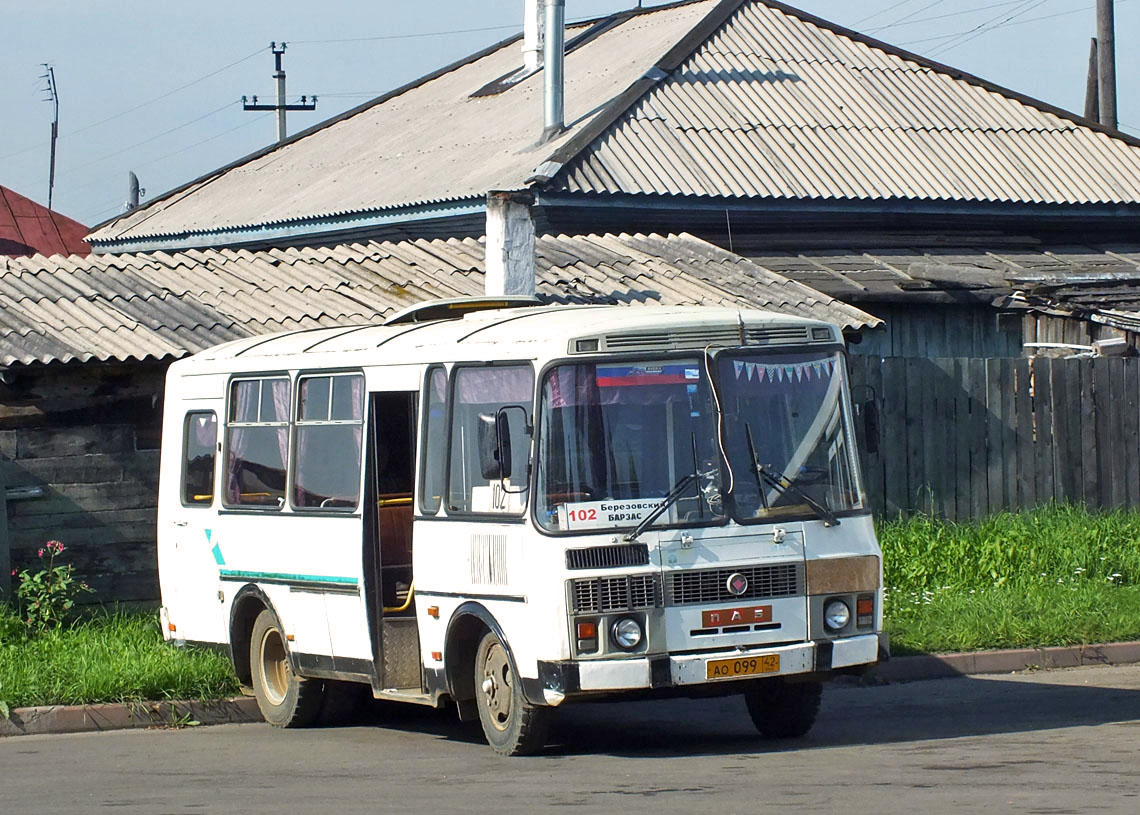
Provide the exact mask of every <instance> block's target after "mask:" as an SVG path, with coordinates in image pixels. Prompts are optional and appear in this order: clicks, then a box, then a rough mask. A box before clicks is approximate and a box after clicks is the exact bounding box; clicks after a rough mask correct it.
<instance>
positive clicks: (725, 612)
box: [158, 298, 882, 755]
mask: <svg viewBox="0 0 1140 815" xmlns="http://www.w3.org/2000/svg"><path fill="white" fill-rule="evenodd" d="M164 411H165V412H164V423H163V439H162V457H161V475H160V483H159V493H160V495H159V509H158V558H159V575H160V583H161V589H162V610H161V619H162V627H163V632H164V636H165V637H166V638H167V639H168V640H173V641H176V642H178V643H191V644H200V645H208V646H214V647H221V648H224V649H228V651H229V654H230V657H231V659H232V661H233V665H234V667H235V669H236V671H237V674H238V677H239V678H240V680H241V681H242V682H243V684H245V685H246V686H252V692H253V693H254V695H255V696H256V698H257V702H258V705H259V707H260V709H261V712H262V713H263V715H264V717H265V718H266V720H268V721H269V722H270V723H272V724H274V725H278V726H282V727H291V726H303V725H307V724H311V723H314V722H316V721H318V720H319V718H320V717H321V716H322V715H323V714H322V712H323V711H326V710H327V709H328V707H329V705H330V700H331V699H333V698H335V697H337V696H338V695H343V694H344V693H346V692H348V691H351V690H352V689H353V688H354V687H355V688H356V689H358V690H364V691H366V692H367V691H370V692H371V696H373V697H375V698H381V699H392V700H401V701H405V702H410V703H416V704H423V705H432V706H436V707H440V706H443V705H445V704H451V705H454V707H455V708H456V709H457V711H458V715H459V717H460V719H462V720H474V719H478V720H479V721H480V722H481V724H482V728H483V731H484V733H485V735H486V738H487V741H488V742H489V743H490V745H491V746H492V747H493V748H494V749H495V750H496V751H498V752H500V753H503V754H509V755H514V754H525V753H532V752H536V751H539V750H541V749H542V747H543V746H544V743H545V739H546V735H547V725H548V723H549V721H550V717H551V715H552V713H553V711H554V709H556V708H559V707H561V706H563V705H569V704H571V703H573V702H576V701H580V700H597V699H622V698H628V699H632V698H653V697H665V696H688V697H696V696H702V695H728V694H738V695H740V696H742V697H743V701H744V703H745V705H744V707H745V709H746V710H747V713H748V715H749V716H750V718H751V720H752V721H753V722H754V723H755V726H756V728H757V730H758V731H759V733H760V734H761V735H763V736H765V737H771V738H785V737H792V736H797V735H802V734H804V733H806V732H807V731H808V729H809V728H810V727H811V726H812V724H813V723H814V720H815V718H816V715H817V712H818V709H819V703H820V696H821V686H822V682H823V681H824V680H826V679H827V678H829V677H831V676H833V675H835V674H836V673H843V672H859V671H862V670H864V669H865V668H867V667H868V666H870V665H871V664H873V663H874V662H875V661H876V659H877V658H878V643H879V637H878V635H879V632H880V630H881V626H882V588H881V586H882V567H881V553H880V549H879V547H878V543H877V541H876V539H875V534H874V529H873V526H872V521H871V515H870V511H869V509H868V504H867V501H866V498H865V497H864V493H863V488H862V486H861V483H860V473H859V465H858V457H857V453H856V450H855V444H854V439H855V434H854V432H853V414H852V408H851V402H850V397H849V392H848V385H847V374H846V367H845V357H844V344H843V339H842V335H841V333H840V331H839V329H838V328H837V327H835V326H833V325H829V324H827V323H824V322H819V321H812V320H808V319H803V318H798V317H792V316H786V315H779V314H774V313H769V312H762V311H749V310H738V309H733V308H711V307H676V308H674V307H663V306H662V307H658V306H654V307H644V308H638V307H628V306H573V305H560V306H541V305H538V304H537V303H536V301H534V300H533V298H500V299H498V300H489V299H486V298H482V299H470V300H463V301H436V302H432V303H429V304H423V305H421V306H418V307H413V308H411V309H408V310H406V311H404V312H401V313H400V314H397V315H395V316H394V317H392V318H390V319H389V320H387V322H386V323H384V324H383V325H364V326H357V327H336V328H317V329H312V330H302V331H295V332H292V333H284V334H279V335H273V336H262V337H252V338H248V339H241V340H237V341H233V342H229V343H226V344H224V345H220V346H218V347H215V348H212V349H210V350H207V351H204V352H201V353H199V354H196V355H194V356H192V357H189V358H187V359H184V360H181V361H178V362H175V363H174V364H173V365H172V366H171V367H170V370H169V373H168V375H167V382H166V398H165V404H164ZM352 683H358V684H356V685H353V684H352ZM742 712H743V711H742Z"/></svg>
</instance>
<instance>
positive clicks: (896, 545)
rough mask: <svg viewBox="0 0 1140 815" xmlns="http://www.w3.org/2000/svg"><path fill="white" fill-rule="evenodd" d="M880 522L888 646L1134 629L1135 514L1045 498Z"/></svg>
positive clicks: (1139, 593)
mask: <svg viewBox="0 0 1140 815" xmlns="http://www.w3.org/2000/svg"><path fill="white" fill-rule="evenodd" d="M878 531H879V539H880V543H881V544H882V547H883V564H884V582H885V584H886V587H887V599H886V603H885V609H884V610H885V612H886V614H885V623H884V625H885V628H886V629H887V631H888V632H890V634H891V650H892V651H893V652H894V653H929V652H940V651H969V650H981V649H989V648H1027V647H1037V646H1049V645H1074V644H1083V643H1094V642H1114V641H1123V640H1133V639H1140V513H1137V512H1135V511H1117V512H1089V511H1088V510H1087V509H1085V508H1084V507H1079V506H1071V505H1050V506H1045V507H1041V508H1039V509H1036V510H1032V511H1027V512H1021V513H1000V514H997V515H994V516H992V517H990V518H986V519H984V520H981V521H976V522H970V523H953V522H949V521H940V520H938V519H934V518H930V517H925V516H919V517H914V518H910V519H906V520H895V521H887V522H882V523H880V525H879V530H878Z"/></svg>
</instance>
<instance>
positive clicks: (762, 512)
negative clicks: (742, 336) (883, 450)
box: [716, 351, 863, 523]
mask: <svg viewBox="0 0 1140 815" xmlns="http://www.w3.org/2000/svg"><path fill="white" fill-rule="evenodd" d="M716 370H717V396H718V397H719V399H720V401H721V409H722V410H723V416H724V424H723V433H724V446H725V454H726V456H727V461H728V465H729V468H730V470H731V476H730V477H731V480H732V487H731V489H732V493H731V495H732V500H731V502H730V507H731V511H732V515H733V518H734V519H735V520H736V521H737V522H738V523H750V522H762V521H765V520H771V519H773V518H783V517H788V516H807V517H811V516H815V517H821V518H824V520H830V521H832V522H834V515H833V514H832V513H838V512H845V511H849V510H854V509H859V508H860V507H861V506H862V505H863V500H862V496H861V494H860V489H859V484H858V481H857V475H856V473H857V469H856V467H855V464H854V456H853V450H852V446H851V444H850V442H849V438H850V432H851V431H850V428H849V427H848V421H847V410H848V409H847V401H846V395H845V394H846V388H845V386H844V383H845V373H844V370H845V369H844V365H843V358H842V357H841V355H840V354H839V352H837V351H832V352H823V351H807V352H793V353H774V352H766V353H737V352H732V353H724V354H720V355H718V357H717V365H716Z"/></svg>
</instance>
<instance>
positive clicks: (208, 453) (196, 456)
mask: <svg viewBox="0 0 1140 815" xmlns="http://www.w3.org/2000/svg"><path fill="white" fill-rule="evenodd" d="M182 439H183V449H182V503H183V504H185V505H187V506H209V505H210V504H212V503H213V502H214V459H215V451H216V450H217V446H218V417H217V416H216V415H215V414H214V411H212V410H204V411H192V412H190V413H187V414H186V425H185V427H184V428H183V432H182Z"/></svg>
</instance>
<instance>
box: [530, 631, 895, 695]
mask: <svg viewBox="0 0 1140 815" xmlns="http://www.w3.org/2000/svg"><path fill="white" fill-rule="evenodd" d="M878 654H879V637H878V635H877V634H866V635H862V636H858V637H846V638H844V639H839V640H832V641H829V642H818V643H817V642H805V643H796V644H794V645H784V646H780V647H777V648H747V649H742V650H739V651H729V652H725V651H716V652H712V653H698V654H685V655H683V656H668V655H655V656H647V657H640V658H637V657H634V658H629V659H595V660H580V661H577V662H571V661H565V662H543V661H539V663H538V682H537V683H535V684H531V682H527V681H524V686H525V685H530V687H529V688H526V690H527V696H528V698H529V699H530V701H531V702H533V703H536V704H545V705H559V704H561V703H562V702H563V700H565V698H566V697H567V696H569V695H578V694H590V693H614V692H619V691H624V690H631V691H632V690H645V689H658V688H679V687H685V686H694V685H712V684H717V683H719V682H721V681H724V680H739V679H761V678H765V677H771V676H791V675H794V674H802V673H810V672H824V673H825V672H828V671H833V670H838V669H840V668H849V667H853V666H857V665H870V664H873V663H875V662H876V661H877V659H878ZM771 656H778V657H779V667H778V668H777V669H775V670H765V671H764V672H761V673H754V674H745V675H741V674H734V675H730V676H725V677H724V680H722V679H709V678H708V677H709V667H708V664H709V663H710V662H712V661H716V660H733V661H748V660H752V659H758V658H761V657H771ZM771 664H772V661H771V660H769V661H768V665H771Z"/></svg>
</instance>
